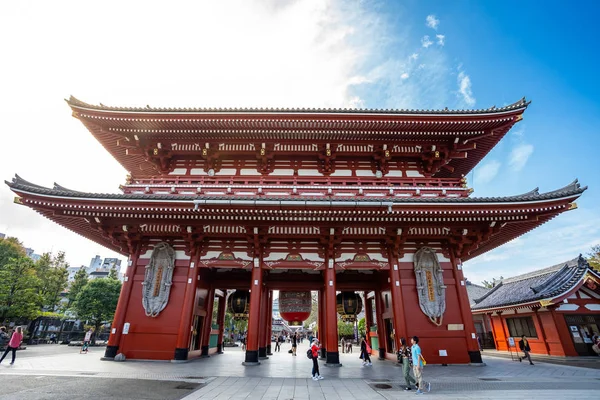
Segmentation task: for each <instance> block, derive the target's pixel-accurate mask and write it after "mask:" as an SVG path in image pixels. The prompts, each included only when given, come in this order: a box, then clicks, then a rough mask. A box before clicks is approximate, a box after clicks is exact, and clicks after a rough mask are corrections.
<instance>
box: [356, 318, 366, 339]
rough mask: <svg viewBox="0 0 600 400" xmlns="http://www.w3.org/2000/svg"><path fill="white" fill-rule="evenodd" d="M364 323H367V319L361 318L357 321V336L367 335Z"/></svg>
mask: <svg viewBox="0 0 600 400" xmlns="http://www.w3.org/2000/svg"><path fill="white" fill-rule="evenodd" d="M366 323H367V320H366V319H365V318H361V319H360V320H359V321H358V336H359V337H363V336H366V335H367V330H366V327H365V325H366Z"/></svg>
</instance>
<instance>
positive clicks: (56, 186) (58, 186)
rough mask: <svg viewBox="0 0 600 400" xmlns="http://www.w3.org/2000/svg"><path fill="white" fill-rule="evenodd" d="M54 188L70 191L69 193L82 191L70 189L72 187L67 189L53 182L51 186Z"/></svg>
mask: <svg viewBox="0 0 600 400" xmlns="http://www.w3.org/2000/svg"><path fill="white" fill-rule="evenodd" d="M53 189H54V190H60V191H63V192H70V193H82V192H80V191H79V190H72V189H68V188H66V187H64V186H62V185H59V184H58V183H56V182H54V186H53Z"/></svg>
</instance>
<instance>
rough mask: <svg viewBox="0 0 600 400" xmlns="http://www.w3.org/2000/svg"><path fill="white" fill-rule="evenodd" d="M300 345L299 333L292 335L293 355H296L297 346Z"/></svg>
mask: <svg viewBox="0 0 600 400" xmlns="http://www.w3.org/2000/svg"><path fill="white" fill-rule="evenodd" d="M297 347H298V333H297V332H296V333H294V334H293V335H292V356H294V357H295V356H296V348H297Z"/></svg>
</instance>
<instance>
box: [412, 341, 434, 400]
mask: <svg viewBox="0 0 600 400" xmlns="http://www.w3.org/2000/svg"><path fill="white" fill-rule="evenodd" d="M410 342H411V344H412V347H411V349H410V350H411V358H412V363H413V374H415V380H416V381H417V394H423V393H424V392H423V389H426V390H427V391H428V392H429V391H430V390H431V384H430V383H429V382H427V383H425V386H423V367H424V366H425V359H424V358H423V355H422V354H421V347H419V338H418V337H417V336H413V337H412V339H411V340H410Z"/></svg>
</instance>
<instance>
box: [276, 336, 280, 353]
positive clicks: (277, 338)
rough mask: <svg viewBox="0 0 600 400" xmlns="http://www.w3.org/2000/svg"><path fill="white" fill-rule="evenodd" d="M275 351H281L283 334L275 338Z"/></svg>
mask: <svg viewBox="0 0 600 400" xmlns="http://www.w3.org/2000/svg"><path fill="white" fill-rule="evenodd" d="M275 351H281V334H279V335H277V337H276V338H275Z"/></svg>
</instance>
